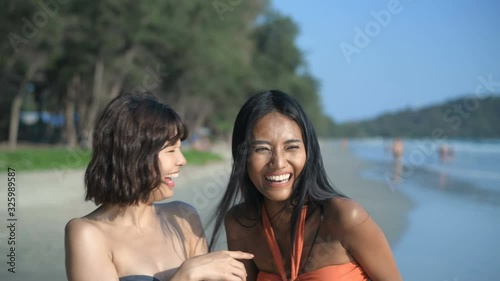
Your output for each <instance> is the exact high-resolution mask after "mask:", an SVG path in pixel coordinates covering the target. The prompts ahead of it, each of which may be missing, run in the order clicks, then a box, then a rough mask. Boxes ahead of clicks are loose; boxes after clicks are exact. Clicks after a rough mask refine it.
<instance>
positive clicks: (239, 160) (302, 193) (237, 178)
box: [210, 90, 345, 249]
mask: <svg viewBox="0 0 500 281" xmlns="http://www.w3.org/2000/svg"><path fill="white" fill-rule="evenodd" d="M273 112H276V113H280V114H283V115H285V116H286V117H288V118H290V119H291V120H293V121H294V122H295V123H297V125H298V126H299V127H300V129H301V131H302V139H303V141H304V146H305V150H306V154H307V156H306V162H305V165H304V168H303V169H302V172H301V173H300V175H299V176H298V178H297V181H296V182H295V183H294V189H293V192H292V195H291V197H290V199H289V204H290V205H291V206H292V207H293V211H292V218H291V225H292V227H291V232H290V235H291V237H292V238H295V231H296V228H297V224H298V220H299V215H300V212H301V210H302V207H303V206H304V205H305V204H306V203H307V204H308V205H310V206H311V207H313V208H316V207H318V206H320V205H322V204H323V202H324V201H326V200H328V199H331V198H334V197H338V196H340V197H345V195H343V194H342V193H341V192H339V191H337V190H336V189H335V188H334V187H333V184H331V183H330V181H329V179H328V176H327V174H326V171H325V168H324V166H323V158H322V156H321V151H320V146H319V142H318V138H317V136H316V132H315V130H314V127H313V125H312V123H311V121H310V119H309V117H308V116H307V114H306V113H305V112H304V110H303V108H302V106H301V105H300V104H299V103H298V102H297V101H296V100H295V99H294V98H292V97H291V96H289V95H287V94H285V93H284V92H281V91H279V90H270V91H266V92H261V93H258V94H256V95H254V96H253V97H251V98H250V99H249V100H248V101H247V102H246V103H245V104H244V105H243V107H242V108H241V109H240V111H239V113H238V115H237V117H236V120H235V122H234V129H233V138H232V156H233V165H232V170H231V175H230V176H229V183H228V185H227V189H226V192H225V194H224V196H223V198H222V200H221V201H220V203H219V206H218V207H217V210H216V215H215V226H214V232H213V235H212V239H211V241H210V248H211V249H212V248H213V247H214V246H215V243H216V241H217V239H218V233H219V231H220V229H221V227H222V224H223V221H224V217H225V216H226V213H227V212H228V210H229V208H230V207H231V206H232V205H234V204H237V203H239V208H237V209H235V211H234V212H232V213H231V214H232V215H233V216H234V218H235V219H236V221H237V222H239V223H240V224H241V225H243V226H248V225H247V224H244V223H242V219H243V218H245V221H254V222H255V223H259V220H258V218H259V217H260V215H259V214H260V210H261V206H262V204H263V203H262V202H263V195H262V194H261V193H260V192H259V191H258V190H257V189H256V188H255V186H254V184H253V183H252V181H251V180H250V177H249V176H248V172H247V165H248V162H247V161H248V155H249V149H250V144H251V142H252V130H253V127H254V126H255V124H256V123H257V122H258V121H259V120H260V119H261V118H262V117H264V116H265V115H267V114H269V113H273ZM250 210H253V211H250ZM249 213H255V214H257V217H249V216H248V214H249ZM291 241H294V239H292V240H291Z"/></svg>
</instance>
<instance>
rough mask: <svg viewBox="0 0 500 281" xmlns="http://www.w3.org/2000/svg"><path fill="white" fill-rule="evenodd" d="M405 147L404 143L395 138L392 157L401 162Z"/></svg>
mask: <svg viewBox="0 0 500 281" xmlns="http://www.w3.org/2000/svg"><path fill="white" fill-rule="evenodd" d="M403 152H404V145H403V141H402V140H401V139H400V138H395V139H394V141H393V143H392V155H393V157H394V160H400V159H401V157H402V156H403Z"/></svg>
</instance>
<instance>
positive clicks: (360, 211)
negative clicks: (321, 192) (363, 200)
mask: <svg viewBox="0 0 500 281" xmlns="http://www.w3.org/2000/svg"><path fill="white" fill-rule="evenodd" d="M340 222H341V225H342V226H343V230H344V235H343V237H342V239H341V242H342V245H343V246H344V248H345V249H346V250H347V251H348V252H349V253H350V254H351V255H352V256H353V257H354V259H355V260H356V261H357V262H358V263H359V265H360V266H361V267H362V268H363V270H364V271H365V273H366V274H367V275H368V277H369V278H370V279H371V280H372V281H401V280H403V279H402V277H401V275H400V273H399V270H398V268H397V265H396V261H395V260H394V257H393V255H392V251H391V248H390V246H389V243H388V242H387V239H386V238H385V235H384V233H383V232H382V230H381V229H380V228H379V227H378V226H377V224H376V223H375V221H374V220H373V219H372V218H371V217H370V216H369V214H368V213H367V212H366V210H365V209H364V208H363V207H362V206H361V205H359V204H358V203H356V202H354V201H352V200H346V202H345V203H343V204H342V206H341V207H340Z"/></svg>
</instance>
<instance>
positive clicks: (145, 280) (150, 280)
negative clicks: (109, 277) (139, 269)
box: [120, 275, 160, 281]
mask: <svg viewBox="0 0 500 281" xmlns="http://www.w3.org/2000/svg"><path fill="white" fill-rule="evenodd" d="M120 281H160V279H158V278H155V277H153V276H148V275H127V276H123V277H120Z"/></svg>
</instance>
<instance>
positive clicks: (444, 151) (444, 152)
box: [439, 143, 455, 163]
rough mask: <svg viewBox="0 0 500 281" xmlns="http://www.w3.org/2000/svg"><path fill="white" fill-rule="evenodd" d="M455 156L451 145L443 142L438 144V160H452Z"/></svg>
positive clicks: (445, 161)
mask: <svg viewBox="0 0 500 281" xmlns="http://www.w3.org/2000/svg"><path fill="white" fill-rule="evenodd" d="M454 158H455V151H454V150H453V148H452V147H449V146H448V145H447V144H445V143H443V144H441V145H440V146H439V161H440V162H441V163H447V162H451V161H453V159H454Z"/></svg>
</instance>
